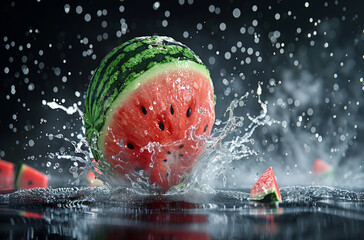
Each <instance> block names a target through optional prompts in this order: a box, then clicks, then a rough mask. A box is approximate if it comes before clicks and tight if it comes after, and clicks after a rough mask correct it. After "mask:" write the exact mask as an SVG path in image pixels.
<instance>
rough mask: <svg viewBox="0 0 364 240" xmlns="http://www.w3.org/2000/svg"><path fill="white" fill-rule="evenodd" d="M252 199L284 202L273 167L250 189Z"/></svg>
mask: <svg viewBox="0 0 364 240" xmlns="http://www.w3.org/2000/svg"><path fill="white" fill-rule="evenodd" d="M249 199H250V200H253V201H263V202H270V203H275V202H282V196H281V193H280V192H279V188H278V185H277V182H276V179H275V176H274V173H273V169H272V167H270V168H268V169H267V170H266V171H265V172H264V173H263V175H262V176H261V177H260V178H259V180H258V182H257V183H256V184H255V185H254V186H253V188H252V189H251V190H250V196H249Z"/></svg>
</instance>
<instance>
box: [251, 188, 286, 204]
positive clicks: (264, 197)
mask: <svg viewBox="0 0 364 240" xmlns="http://www.w3.org/2000/svg"><path fill="white" fill-rule="evenodd" d="M268 196H270V199H267V197H268ZM249 200H250V201H263V200H269V202H271V203H275V202H282V199H279V198H278V194H277V191H276V189H275V188H272V189H269V190H265V191H263V192H262V193H259V194H257V195H255V196H251V195H250V196H249Z"/></svg>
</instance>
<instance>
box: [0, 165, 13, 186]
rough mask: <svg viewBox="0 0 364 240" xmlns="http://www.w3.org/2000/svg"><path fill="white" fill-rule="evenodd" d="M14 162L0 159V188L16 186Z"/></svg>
mask: <svg viewBox="0 0 364 240" xmlns="http://www.w3.org/2000/svg"><path fill="white" fill-rule="evenodd" d="M13 184H14V164H13V163H11V162H8V161H5V160H1V159H0V190H1V191H4V190H11V189H13V188H14V186H13Z"/></svg>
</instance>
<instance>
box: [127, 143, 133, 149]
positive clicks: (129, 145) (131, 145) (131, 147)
mask: <svg viewBox="0 0 364 240" xmlns="http://www.w3.org/2000/svg"><path fill="white" fill-rule="evenodd" d="M126 146H128V148H130V149H134V145H133V144H131V143H128V144H126Z"/></svg>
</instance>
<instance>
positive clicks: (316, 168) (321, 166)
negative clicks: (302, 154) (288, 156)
mask: <svg viewBox="0 0 364 240" xmlns="http://www.w3.org/2000/svg"><path fill="white" fill-rule="evenodd" d="M333 169H334V168H333V167H332V165H331V164H329V163H327V162H325V161H323V160H321V159H320V158H317V159H316V160H315V162H314V164H313V174H314V176H316V177H319V176H323V175H330V174H332V173H333Z"/></svg>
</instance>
